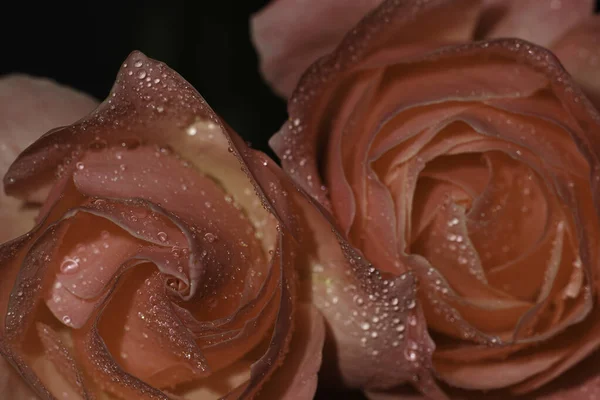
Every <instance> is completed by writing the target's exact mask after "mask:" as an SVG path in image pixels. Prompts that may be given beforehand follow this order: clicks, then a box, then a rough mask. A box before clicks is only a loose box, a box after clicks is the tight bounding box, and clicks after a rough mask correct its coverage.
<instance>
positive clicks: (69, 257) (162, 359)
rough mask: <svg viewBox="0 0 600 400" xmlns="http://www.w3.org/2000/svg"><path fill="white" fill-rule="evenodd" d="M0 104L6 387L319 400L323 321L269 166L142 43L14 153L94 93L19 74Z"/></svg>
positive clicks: (0, 295)
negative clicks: (300, 272) (106, 80)
mask: <svg viewBox="0 0 600 400" xmlns="http://www.w3.org/2000/svg"><path fill="white" fill-rule="evenodd" d="M0 103H2V108H1V111H0V131H1V132H2V141H1V146H2V147H0V149H1V150H2V152H1V153H0V154H1V161H2V163H1V164H0V165H1V167H2V172H3V173H4V174H5V175H4V188H5V192H6V194H7V195H8V196H11V197H6V196H4V195H2V197H1V198H0V199H1V202H2V207H1V211H2V214H1V215H2V219H3V221H2V222H3V229H2V231H1V234H2V237H1V239H2V241H3V242H4V244H2V246H1V248H0V263H1V268H2V279H1V280H0V322H1V323H0V327H1V328H0V339H1V341H0V351H1V353H2V355H3V356H4V359H5V361H4V362H3V363H2V365H1V366H0V367H1V368H2V374H1V376H2V378H1V380H0V393H2V396H0V397H2V398H5V399H15V400H22V399H32V398H33V399H35V398H38V397H39V398H43V399H54V398H60V399H214V398H222V399H246V398H265V399H275V398H277V399H279V398H282V399H309V398H312V396H313V395H314V391H315V388H316V371H317V370H318V369H319V366H320V362H321V350H322V346H323V340H324V325H323V322H322V317H321V316H320V314H319V313H318V311H316V310H315V309H313V308H312V306H310V305H309V303H308V302H307V301H308V297H307V296H306V295H305V294H304V293H303V292H302V291H301V290H300V288H299V286H298V284H297V279H296V277H295V275H296V273H295V271H294V270H295V268H296V267H297V266H298V261H301V259H300V258H299V257H297V256H296V255H295V254H297V250H296V246H297V244H296V241H295V239H294V235H295V230H296V228H294V226H293V223H294V221H293V219H292V218H290V216H288V214H286V203H285V201H283V200H282V198H278V202H277V204H274V202H273V201H271V199H270V198H269V194H268V193H269V192H272V191H273V190H272V187H276V188H277V187H279V186H280V184H279V183H278V179H279V178H278V176H277V174H278V173H279V172H278V171H279V170H278V169H277V167H276V166H275V165H274V163H273V162H272V161H271V160H269V159H267V158H266V156H264V155H262V154H261V153H259V152H256V151H253V150H250V149H248V148H247V147H246V145H245V143H244V142H243V141H242V140H241V139H240V138H239V137H238V136H237V135H236V134H235V133H233V132H232V131H231V130H230V129H229V128H228V127H227V126H226V125H225V124H224V123H223V122H222V121H221V120H220V119H219V118H218V117H217V116H216V114H215V113H214V112H213V111H212V110H211V109H210V107H209V106H208V105H207V104H206V103H205V101H204V100H203V99H202V97H201V96H200V95H199V94H198V93H197V92H196V91H195V90H194V89H193V88H192V87H191V86H190V85H189V84H188V83H187V82H185V81H184V80H183V79H182V78H181V77H180V76H179V75H177V74H176V73H175V72H174V71H172V70H170V69H169V68H168V67H167V66H165V65H164V64H162V63H159V62H156V61H154V60H151V59H148V58H146V57H145V56H144V55H143V54H141V53H133V54H132V55H131V56H130V57H129V58H128V59H127V60H126V61H125V63H124V64H123V66H122V68H121V70H120V72H119V74H118V77H117V80H116V83H115V85H114V87H113V89H112V92H111V94H110V96H109V97H108V98H107V100H105V101H104V102H103V103H102V104H100V105H99V106H98V108H96V109H95V110H94V111H93V112H91V114H89V115H88V116H86V117H84V118H83V119H80V120H79V121H77V122H75V123H73V124H72V125H68V126H66V127H62V128H57V129H53V130H51V131H50V132H48V133H46V134H45V135H43V136H42V137H41V138H39V139H38V140H37V141H35V142H34V143H33V144H31V145H30V146H29V147H27V149H25V150H24V151H22V152H21V153H20V154H18V153H19V152H20V151H21V150H23V149H24V148H25V146H27V145H29V144H30V143H31V142H32V141H33V140H35V139H36V138H38V137H39V136H40V135H41V134H42V133H44V132H45V131H46V130H48V129H51V128H54V127H56V126H61V125H65V124H70V123H72V122H73V121H74V120H76V119H77V118H80V117H81V116H82V115H84V114H85V113H87V112H89V111H90V110H92V109H93V108H94V107H95V105H96V104H95V101H94V100H92V99H91V98H89V97H87V96H85V95H83V94H80V93H77V92H75V91H72V90H70V89H67V88H65V87H61V86H59V85H57V84H55V83H52V82H49V81H45V80H39V79H31V78H26V77H21V76H17V77H6V78H2V80H0ZM17 154H18V157H17ZM15 158H16V160H15ZM12 161H14V162H12ZM11 162H12V164H11ZM19 375H20V376H19ZM25 382H26V383H27V384H28V385H29V387H28V386H26V385H25V384H24V383H25ZM257 393H258V395H257ZM257 396H258V397H257Z"/></svg>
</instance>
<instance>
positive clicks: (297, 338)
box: [260, 304, 325, 400]
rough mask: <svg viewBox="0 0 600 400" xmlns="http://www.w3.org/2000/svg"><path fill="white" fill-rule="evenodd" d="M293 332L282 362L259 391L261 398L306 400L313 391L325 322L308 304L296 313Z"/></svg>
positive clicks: (312, 395)
mask: <svg viewBox="0 0 600 400" xmlns="http://www.w3.org/2000/svg"><path fill="white" fill-rule="evenodd" d="M295 319H296V321H295V326H296V327H295V330H294V337H293V339H292V343H291V344H290V352H289V353H288V354H287V355H286V362H285V363H284V364H283V366H282V367H281V368H280V369H279V370H277V372H275V374H274V375H273V377H272V378H271V379H270V380H269V382H268V383H267V384H266V385H265V387H264V388H263V389H262V390H261V391H260V397H261V398H265V399H282V400H310V399H312V398H313V397H314V395H315V391H316V389H317V373H318V372H319V368H320V367H321V352H322V350H323V342H324V341H325V323H324V321H323V317H322V316H321V314H320V313H319V311H318V310H317V309H316V308H315V307H314V306H312V305H306V304H305V305H300V306H299V307H298V309H297V310H296V316H295Z"/></svg>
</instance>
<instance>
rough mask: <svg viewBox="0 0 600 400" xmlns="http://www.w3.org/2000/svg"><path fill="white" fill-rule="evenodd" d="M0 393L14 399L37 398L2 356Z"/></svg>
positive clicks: (0, 362)
mask: <svg viewBox="0 0 600 400" xmlns="http://www.w3.org/2000/svg"><path fill="white" fill-rule="evenodd" d="M0 393H2V394H3V395H5V396H9V398H11V399H14V400H37V399H38V396H37V395H36V394H35V392H34V391H33V390H31V388H30V387H29V386H28V385H27V383H25V381H24V380H23V378H22V377H21V376H20V375H19V374H18V373H17V372H16V371H15V370H14V368H13V367H12V365H10V364H9V363H8V362H7V361H6V360H5V359H4V358H2V359H0Z"/></svg>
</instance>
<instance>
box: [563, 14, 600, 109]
mask: <svg viewBox="0 0 600 400" xmlns="http://www.w3.org/2000/svg"><path fill="white" fill-rule="evenodd" d="M552 51H553V52H554V54H556V55H557V56H558V58H560V61H561V62H562V64H563V65H564V66H565V68H566V69H567V70H568V71H569V73H570V74H571V75H573V77H574V78H575V80H576V81H577V83H579V84H580V85H581V86H582V87H583V89H584V90H585V92H586V94H587V95H588V96H589V97H590V99H591V100H592V102H594V104H595V105H596V106H600V16H598V15H595V16H593V17H590V18H588V19H587V20H586V21H584V22H582V23H580V24H579V25H577V26H575V27H574V28H573V29H571V30H570V31H568V32H567V33H566V34H565V35H564V36H563V37H561V38H560V39H559V40H558V41H556V42H555V43H554V44H553V45H552Z"/></svg>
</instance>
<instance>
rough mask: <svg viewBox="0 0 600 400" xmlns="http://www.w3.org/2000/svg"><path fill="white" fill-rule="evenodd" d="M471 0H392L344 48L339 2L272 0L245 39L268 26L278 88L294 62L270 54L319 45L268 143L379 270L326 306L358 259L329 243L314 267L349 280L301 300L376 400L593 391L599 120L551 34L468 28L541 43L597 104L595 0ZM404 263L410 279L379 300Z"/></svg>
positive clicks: (348, 371)
mask: <svg viewBox="0 0 600 400" xmlns="http://www.w3.org/2000/svg"><path fill="white" fill-rule="evenodd" d="M288 3H289V4H288ZM481 3H482V2H477V1H455V2H450V1H443V0H438V1H436V0H432V1H398V0H389V1H385V2H383V3H382V4H381V5H380V6H379V7H378V8H377V9H375V10H374V11H372V12H370V13H369V14H368V15H367V16H366V17H365V18H364V19H363V20H362V21H361V22H360V23H359V24H358V25H357V26H356V27H355V28H353V29H352V30H351V31H350V32H349V33H348V34H347V35H346V36H345V37H344V38H343V40H341V43H338V40H339V39H338V36H337V35H338V33H339V32H343V31H344V30H345V29H347V28H348V24H349V23H350V22H348V21H349V20H350V19H351V18H350V17H349V16H348V18H346V17H345V18H342V19H340V21H342V22H344V25H345V26H344V27H342V28H340V29H337V27H336V26H335V24H334V22H331V23H330V24H325V23H324V22H323V21H322V20H324V19H326V20H327V21H336V18H335V17H333V16H332V15H335V13H333V14H332V13H329V12H327V11H326V10H325V9H323V7H329V8H330V9H331V10H346V11H348V12H350V11H351V8H350V7H347V6H346V5H345V3H342V2H333V1H330V2H325V3H322V2H321V3H319V5H317V6H315V5H312V7H309V6H308V5H307V4H304V7H303V8H302V9H300V10H293V9H290V8H289V7H291V5H290V4H292V3H290V2H286V1H284V0H280V1H278V2H274V3H272V4H271V5H270V6H269V7H268V8H267V9H266V10H265V11H263V13H262V14H260V15H259V17H257V19H256V20H255V22H254V24H255V25H254V28H255V34H256V38H257V40H259V38H261V37H262V33H266V32H271V33H272V32H274V31H277V32H278V35H275V36H271V40H272V42H270V43H271V44H265V43H262V44H261V45H259V49H262V50H263V51H264V53H263V61H264V62H263V71H264V72H265V74H266V75H267V76H268V77H269V78H270V79H271V82H272V83H273V84H274V85H275V86H276V88H277V89H278V90H279V91H280V92H281V93H289V89H290V88H291V87H293V82H294V81H295V80H296V77H298V76H299V74H298V71H297V70H296V69H295V68H296V67H303V65H302V63H298V64H296V63H295V62H291V68H288V65H287V64H286V63H278V62H277V60H281V59H286V57H287V56H286V54H288V55H292V56H290V57H292V58H291V59H292V60H302V61H311V60H312V59H314V57H316V56H318V55H319V54H326V55H325V56H324V57H322V58H320V59H319V60H318V61H316V62H315V63H313V64H312V65H311V66H310V67H309V68H308V69H307V70H306V72H304V74H303V75H302V77H301V78H300V81H299V83H298V85H297V86H296V88H295V89H294V91H293V94H292V95H291V97H290V98H289V106H288V112H289V116H290V119H289V122H288V123H286V124H285V125H284V126H283V127H282V129H281V130H280V131H279V132H278V134H277V135H276V136H275V137H274V138H273V139H272V141H271V144H272V146H273V148H274V149H275V151H276V152H277V154H278V155H279V157H280V158H281V160H282V165H283V167H284V169H285V170H286V171H287V172H288V173H289V174H290V175H291V176H292V177H293V178H294V179H295V181H296V182H297V183H298V184H299V185H300V186H301V187H302V188H303V189H304V190H306V191H307V192H308V193H309V194H310V195H311V196H312V198H313V199H314V200H315V201H316V202H318V203H320V204H321V205H322V207H323V208H324V209H325V210H326V212H325V215H326V214H327V212H329V213H331V214H332V215H333V216H334V217H335V222H334V224H335V226H337V227H339V230H340V233H341V237H340V239H341V240H342V243H344V242H345V241H347V242H349V244H350V245H351V246H350V247H343V248H344V249H346V250H347V251H348V252H350V251H357V252H358V253H359V255H360V256H361V258H362V259H363V260H367V261H366V262H367V265H368V263H372V267H371V269H369V270H368V271H371V273H372V274H374V275H377V277H376V278H372V277H368V276H362V277H361V278H360V279H362V285H363V286H364V287H368V288H369V290H371V292H370V296H367V297H365V296H363V295H362V293H361V294H360V295H356V296H354V297H353V298H352V299H350V300H348V296H346V297H344V298H343V299H342V298H339V297H337V301H333V300H334V299H335V298H336V296H338V294H337V293H338V292H344V291H345V290H347V291H348V292H352V291H353V290H354V289H353V288H352V287H351V286H350V285H348V284H346V282H345V279H346V278H345V274H344V273H343V272H344V268H346V270H345V272H347V274H348V275H351V276H355V270H354V269H353V267H352V266H348V265H347V264H345V263H344V262H343V261H340V262H339V263H337V264H336V263H335V259H334V258H333V257H330V258H329V259H328V260H329V262H328V263H322V264H315V265H314V266H313V271H314V272H313V275H314V276H316V277H319V276H321V275H324V276H337V277H341V278H338V279H339V280H340V281H342V282H344V284H341V285H339V286H337V285H338V282H337V281H336V280H335V279H332V280H330V281H329V282H326V283H323V284H321V285H319V284H318V282H319V280H318V279H316V280H315V282H317V283H316V284H314V294H313V299H314V301H315V304H317V305H318V306H319V308H320V309H321V311H322V313H323V315H324V316H325V317H326V319H327V321H328V323H329V325H330V327H331V333H332V336H333V337H334V338H335V343H336V348H335V351H336V353H335V356H336V357H337V360H338V362H337V364H336V365H335V368H337V369H338V372H339V375H340V376H341V378H342V380H343V383H345V384H346V385H348V386H351V387H357V388H362V389H365V390H366V391H367V393H368V395H369V396H371V397H372V398H373V399H401V398H405V397H403V396H407V395H408V394H407V392H406V390H405V388H404V387H403V386H401V384H403V383H406V382H410V383H412V384H413V385H414V386H415V387H417V388H418V389H420V391H421V392H422V393H425V394H426V395H427V396H428V397H430V398H445V397H446V396H449V397H451V398H469V399H480V398H484V397H485V398H493V399H507V398H512V397H518V396H521V395H523V396H524V397H522V398H528V399H529V398H533V397H532V396H534V397H535V398H540V399H580V398H581V399H586V398H594V396H597V395H600V384H599V382H600V377H599V375H598V371H599V370H598V368H597V366H596V364H597V362H598V360H600V358H599V356H598V353H597V351H596V350H597V349H598V347H599V346H600V319H599V316H600V314H599V313H600V310H599V309H598V306H597V299H598V294H599V291H598V283H597V279H598V262H599V255H598V248H599V246H598V245H599V239H600V232H599V228H600V224H599V210H598V204H600V203H599V201H600V199H599V195H600V193H599V188H600V186H599V182H600V163H599V158H600V115H598V112H597V110H596V109H595V108H594V106H593V105H592V103H591V102H590V101H589V100H588V98H587V97H586V96H585V95H584V94H583V93H582V91H581V89H580V88H579V87H578V85H577V84H576V83H575V82H574V79H573V78H572V77H571V76H570V75H569V74H568V73H567V72H566V71H565V69H564V68H563V66H562V65H561V64H560V63H559V61H558V59H557V57H556V56H555V55H554V54H553V53H551V52H550V51H548V50H546V49H545V48H542V47H538V46H537V45H534V44H532V43H529V42H526V41H524V40H521V39H496V40H489V41H482V42H475V43H472V42H471V40H472V39H473V38H474V37H475V38H478V37H484V36H485V37H488V38H495V37H502V36H509V35H513V34H514V33H515V32H516V34H517V35H519V36H520V37H522V38H525V39H528V40H531V41H534V42H536V43H540V44H543V45H548V46H550V47H551V48H552V49H553V50H554V51H555V52H556V55H558V56H559V57H560V58H561V60H563V61H564V64H565V66H566V67H567V68H568V70H569V71H572V72H573V73H574V74H575V79H576V80H577V81H578V82H579V83H580V84H582V86H583V88H584V90H585V91H586V93H587V94H588V95H589V96H590V98H591V99H592V100H594V99H595V95H596V94H597V93H599V92H598V91H597V87H598V86H597V83H596V75H595V71H596V69H595V68H593V66H594V63H595V62H596V61H597V56H598V54H599V53H598V49H599V47H598V43H600V42H597V41H596V38H597V36H594V28H595V24H596V22H595V21H597V20H596V19H589V20H588V19H587V18H592V17H591V16H590V13H591V7H592V5H591V2H589V1H574V2H566V1H563V2H560V1H514V2H503V1H496V2H484V4H481ZM286 4H287V6H288V8H287V10H286V11H285V13H283V10H284V9H285V8H286ZM295 4H301V3H300V2H296V3H295ZM364 5H365V8H369V5H367V4H364ZM319 7H321V8H319ZM482 7H483V8H482ZM315 10H319V12H315V15H313V16H311V18H314V19H308V20H307V19H303V18H301V17H300V15H302V13H305V14H306V13H312V12H313V11H315ZM278 11H279V12H281V13H278ZM358 11H359V10H358V9H357V12H358ZM362 12H363V11H360V13H362ZM360 13H359V15H360ZM292 15H294V16H295V19H294V18H291V16H292ZM359 15H356V19H359V18H360V16H359ZM317 17H319V18H322V20H320V19H318V18H317ZM347 20H348V21H347ZM295 21H297V24H296V23H295ZM311 21H314V22H315V28H314V29H308V28H304V29H300V28H299V24H305V26H307V24H311V23H312V22H311ZM559 22H560V23H559ZM323 30H326V33H327V34H326V35H323V36H322V33H323ZM333 32H335V34H334V33H333ZM298 33H302V34H303V35H300V36H298V35H297V34H298ZM274 43H275V44H274ZM315 43H317V44H318V46H312V45H313V44H315ZM297 44H298V45H297ZM300 44H301V45H300ZM303 46H306V48H303ZM309 48H310V49H311V50H315V49H316V51H315V52H312V51H310V52H305V51H304V50H306V49H309ZM333 48H335V50H334V51H333V52H332V53H329V54H327V52H328V51H329V50H331V49H333ZM303 54H307V55H308V56H307V57H306V58H304V57H303ZM574 54H576V55H577V56H576V57H575V56H573V55H574ZM280 66H281V69H279V67H280ZM288 73H289V74H288ZM308 220H310V219H308ZM315 232H318V230H315ZM316 243H321V241H320V240H316ZM336 268H337V269H336ZM398 277H405V278H410V277H414V280H415V281H416V282H418V287H417V289H416V294H414V293H412V292H411V290H410V285H407V287H405V288H404V296H402V297H400V296H397V295H390V292H391V290H392V289H391V288H390V282H392V283H393V285H391V286H392V287H393V288H394V289H393V290H396V288H397V285H398V284H399V282H400V281H399V280H398ZM411 279H412V278H411ZM373 282H379V283H377V285H380V286H379V287H375V283H373ZM383 282H385V283H383ZM354 286H355V287H356V286H360V283H359V284H358V285H356V284H354ZM393 305H397V306H399V307H404V309H405V310H408V309H409V310H412V312H413V315H411V316H410V317H407V318H406V319H396V318H393V317H390V313H389V311H388V310H389V309H392V310H393ZM407 321H409V322H410V323H408V324H407V323H406V322H407ZM411 327H412V328H411ZM408 329H411V331H408ZM397 349H402V351H401V352H397ZM331 369H332V368H327V371H330V370H331ZM429 374H434V376H435V377H436V378H437V379H436V381H437V383H438V384H439V387H438V386H437V385H436V381H434V380H433V379H432V378H431V376H430V375H429ZM484 392H485V393H486V394H484Z"/></svg>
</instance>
